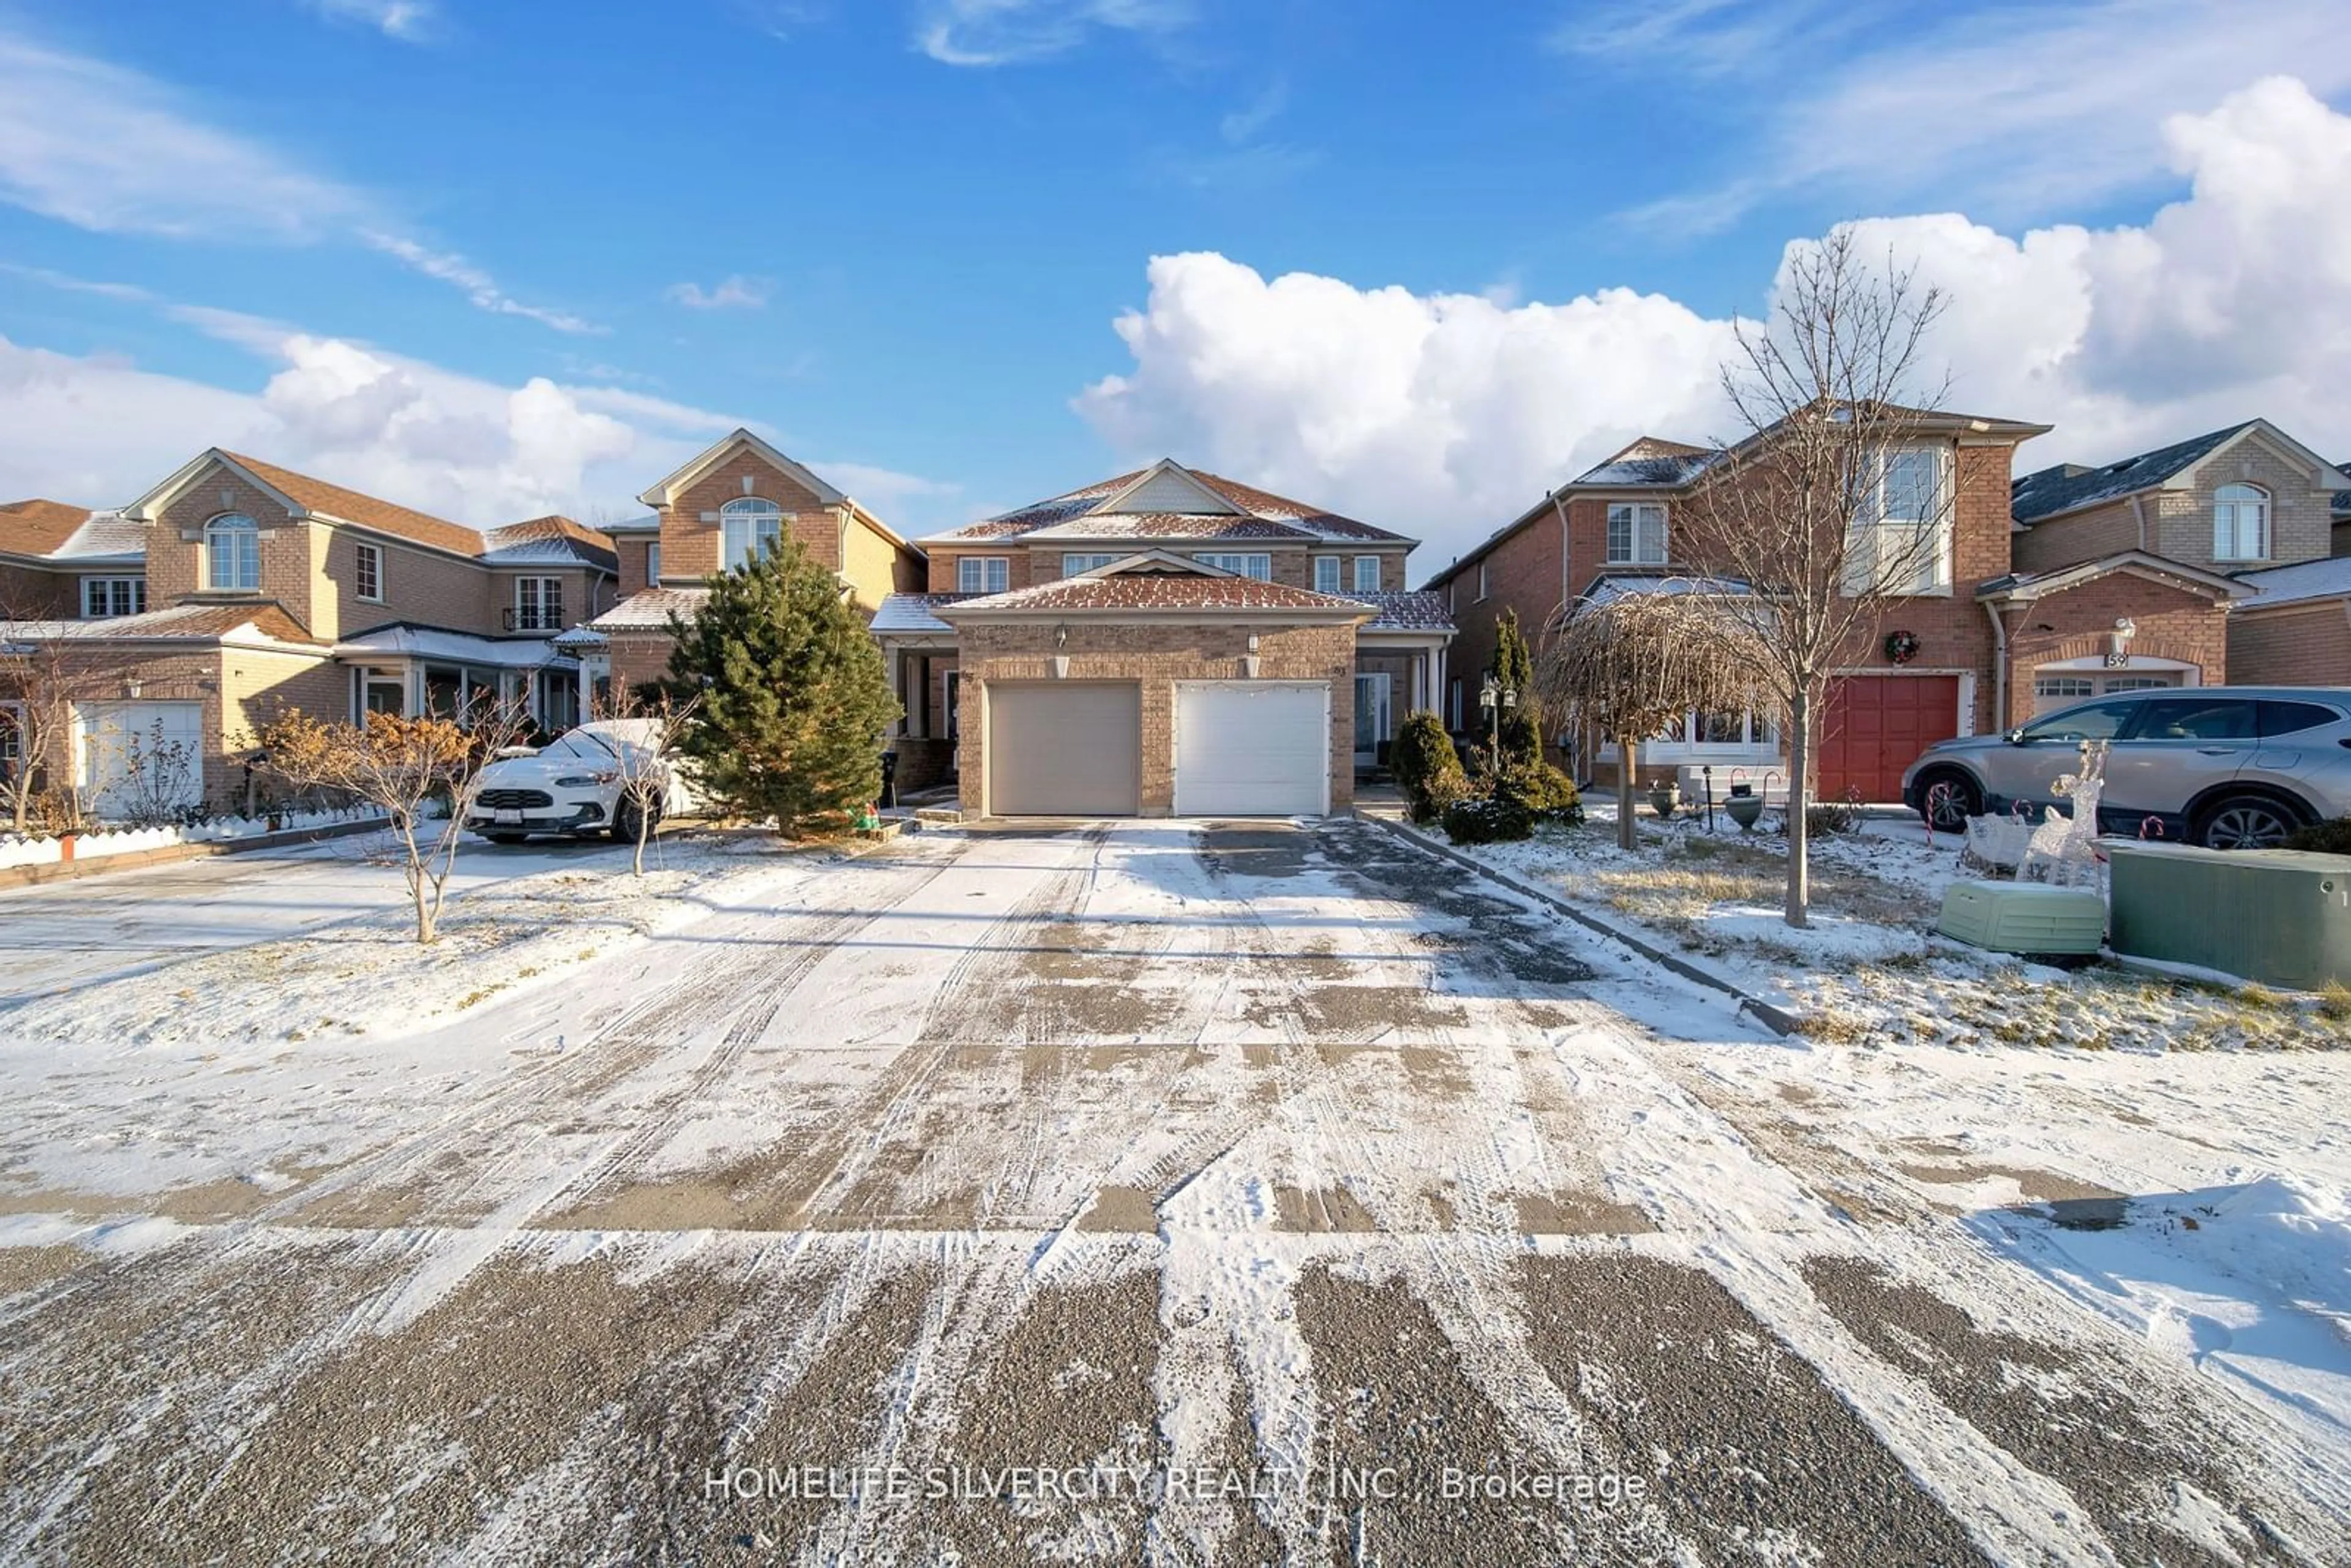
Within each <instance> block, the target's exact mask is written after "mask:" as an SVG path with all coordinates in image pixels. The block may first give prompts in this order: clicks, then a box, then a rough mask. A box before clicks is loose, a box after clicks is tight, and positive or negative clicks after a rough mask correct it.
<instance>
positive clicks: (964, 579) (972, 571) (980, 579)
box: [956, 555, 1012, 593]
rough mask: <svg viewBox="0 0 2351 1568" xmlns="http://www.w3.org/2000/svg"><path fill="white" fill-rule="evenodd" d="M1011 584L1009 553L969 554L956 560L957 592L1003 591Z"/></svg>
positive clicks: (1010, 559)
mask: <svg viewBox="0 0 2351 1568" xmlns="http://www.w3.org/2000/svg"><path fill="white" fill-rule="evenodd" d="M1011 586H1012V558H1011V557H1010V556H1008V555H967V556H966V557H964V558H963V559H961V560H959V561H957V562H956V592H957V593H1002V592H1004V591H1006V590H1008V589H1009V588H1010V587H1011Z"/></svg>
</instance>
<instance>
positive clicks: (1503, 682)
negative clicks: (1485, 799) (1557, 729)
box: [1494, 610, 1543, 768]
mask: <svg viewBox="0 0 2351 1568" xmlns="http://www.w3.org/2000/svg"><path fill="white" fill-rule="evenodd" d="M1494 685H1496V686H1497V687H1499V689H1500V690H1501V691H1505V692H1509V693H1510V694H1512V695H1513V696H1514V697H1515V699H1516V700H1515V701H1512V702H1508V703H1505V704H1503V706H1502V723H1501V730H1502V745H1501V753H1502V754H1501V756H1499V757H1498V758H1495V759H1494V762H1495V766H1496V767H1497V768H1504V767H1508V766H1510V765H1513V764H1522V765H1527V766H1534V765H1538V764H1540V763H1541V761H1542V751H1543V705H1542V695H1541V693H1540V692H1538V691H1537V690H1536V689H1535V661H1534V653H1533V651H1532V650H1531V649H1530V648H1529V647H1528V646H1527V637H1526V633H1525V632H1523V631H1521V630H1520V627H1519V612H1517V611H1515V610H1505V611H1503V612H1502V613H1501V615H1500V616H1499V618H1498V619H1497V620H1496V621H1495V622H1494Z"/></svg>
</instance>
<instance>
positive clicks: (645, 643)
mask: <svg viewBox="0 0 2351 1568" xmlns="http://www.w3.org/2000/svg"><path fill="white" fill-rule="evenodd" d="M610 641H611V650H610V652H611V660H612V700H613V701H615V702H622V701H626V700H627V699H628V698H629V697H630V696H632V695H634V694H635V692H636V689H637V687H638V686H640V685H643V684H644V683H645V682H647V681H657V680H659V679H661V678H662V677H663V676H664V675H665V674H668V673H669V653H670V650H671V649H672V648H674V647H675V646H676V645H677V644H676V643H675V641H674V639H672V638H671V636H670V634H669V633H668V632H664V631H643V632H611V634H610Z"/></svg>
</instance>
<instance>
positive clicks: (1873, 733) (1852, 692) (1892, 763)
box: [1820, 675, 1959, 802]
mask: <svg viewBox="0 0 2351 1568" xmlns="http://www.w3.org/2000/svg"><path fill="white" fill-rule="evenodd" d="M1957 734H1959V677H1958V676H1957V675H1855V676H1850V677H1848V678H1846V679H1844V680H1842V681H1839V682H1838V683H1837V684H1836V685H1834V686H1832V687H1831V688H1830V690H1829V700H1828V706H1827V710H1826V712H1825V713H1824V714H1823V722H1822V725H1821V761H1820V779H1821V796H1822V798H1823V799H1824V800H1844V799H1846V798H1847V797H1848V796H1849V795H1858V796H1859V797H1860V798H1861V799H1862V800H1865V801H1870V802H1890V801H1896V800H1901V798H1902V774H1903V771H1904V770H1905V769H1906V768H1908V767H1909V766H1910V764H1911V763H1913V762H1915V761H1917V758H1918V754H1919V753H1920V752H1922V751H1924V750H1926V749H1927V747H1929V746H1932V745H1933V744H1934V743H1935V742H1937V741H1938V740H1949V739H1950V738H1951V737H1953V736H1955V735H1957Z"/></svg>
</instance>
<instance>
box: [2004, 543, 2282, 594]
mask: <svg viewBox="0 0 2351 1568" xmlns="http://www.w3.org/2000/svg"><path fill="white" fill-rule="evenodd" d="M2117 571H2127V572H2132V573H2135V574H2137V575H2138V576H2140V577H2152V578H2160V579H2164V580H2168V581H2170V582H2173V583H2176V584H2178V585H2179V586H2180V587H2182V588H2186V589H2189V590H2190V591H2196V590H2201V591H2205V592H2207V593H2209V594H2210V595H2211V596H2212V597H2214V598H2216V599H2240V598H2242V597H2244V590H2243V588H2241V586H2240V585H2239V584H2238V583H2237V581H2236V580H2234V579H2231V578H2226V577H2222V576H2221V575H2220V573H2219V572H2215V571H2206V570H2203V569H2202V568H2200V567H2193V566H2189V564H2187V563H2186V562H2185V561H2178V560H2173V559H2171V558H2170V557H2168V556H2160V555H2153V554H2150V553H2149V552H2147V551H2146V550H2137V549H2126V550H2121V551H2118V552H2116V554H2114V555H2109V556H2101V557H2099V558H2098V559H2096V560H2084V561H2076V562H2074V564H2073V565H2071V566H2059V567H2052V568H2050V569H2049V570H2047V571H2011V572H2010V573H2008V574H2007V575H2006V576H2004V577H1995V578H1993V579H1991V580H1990V581H1988V582H1985V583H1983V584H1982V585H1980V587H1978V588H1977V590H1976V597H1977V598H1978V599H2015V600H2025V599H2040V598H2043V597H2045V596H2046V595H2049V594H2052V593H2063V592H2064V591H2065V590H2067V589H2069V588H2076V587H2079V586H2080V585H2081V584H2083V583H2085V582H2091V581H2095V580H2097V579H2098V578H2101V577H2107V576H2111V575H2112V574H2113V573H2115V572H2117Z"/></svg>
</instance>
